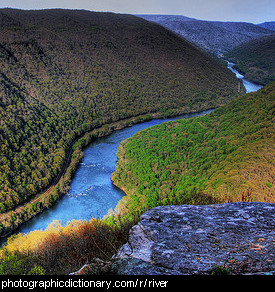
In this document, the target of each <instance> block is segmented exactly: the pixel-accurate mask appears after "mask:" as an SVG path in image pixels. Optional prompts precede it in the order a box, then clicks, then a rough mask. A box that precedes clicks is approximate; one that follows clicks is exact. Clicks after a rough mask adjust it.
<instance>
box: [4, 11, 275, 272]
mask: <svg viewBox="0 0 275 292" xmlns="http://www.w3.org/2000/svg"><path fill="white" fill-rule="evenodd" d="M144 18H145V19H144ZM148 20H149V21H148ZM154 22H157V23H154ZM159 24H161V25H163V26H165V27H163V26H161V25H159ZM187 27H188V29H187ZM272 27H273V26H272V22H271V23H265V24H262V25H254V24H249V23H233V22H228V23H225V22H224V23H223V22H211V21H207V22H206V21H200V20H197V19H192V18H188V17H184V16H160V15H155V16H154V17H153V16H150V15H146V17H145V16H144V15H138V16H135V15H130V14H118V13H109V12H91V11H87V10H65V9H46V10H19V9H10V8H5V9H0V38H1V41H0V64H1V67H0V116H1V124H0V149H1V152H0V235H1V236H2V237H6V236H7V235H11V234H13V233H14V231H17V232H16V233H14V234H13V235H11V236H8V237H7V242H6V244H5V245H4V246H3V248H2V249H1V250H0V259H1V262H0V274H1V275H2V274H31V275H34V274H68V273H70V272H71V271H72V270H76V268H77V267H78V268H80V267H81V266H82V265H83V264H84V263H85V262H87V261H89V260H91V259H93V258H100V259H103V260H106V261H109V260H110V258H111V257H112V255H113V254H114V253H116V252H117V251H118V249H119V248H120V247H121V245H122V244H124V243H125V242H126V241H127V240H128V235H129V230H130V229H131V227H132V226H133V225H135V224H136V223H137V222H138V221H139V218H140V215H142V214H143V213H144V212H146V211H148V210H150V209H152V208H154V207H157V206H169V205H182V204H188V205H197V204H198V205H205V204H206V205H208V204H216V203H231V202H269V203H274V202H275V201H274V187H275V185H274V177H275V172H274V171H275V170H274V161H273V160H274V159H273V158H274V156H275V149H274V145H275V143H274V142H275V141H274V137H275V135H274V134H275V132H274V106H275V104H274V101H275V96H274V92H275V88H274V82H273V75H272V74H273V73H272V72H273V71H274V68H273V67H274V66H273V65H274V64H273V59H274V58H272V55H273V54H272V49H273V47H272V44H273V43H274V31H273V30H272ZM167 28H168V29H167ZM179 28H181V29H182V28H184V29H185V32H186V31H188V33H187V34H186V33H185V34H182V33H181V32H180V31H179ZM198 32H199V34H198ZM210 32H211V33H210ZM182 36H184V37H186V38H187V39H185V38H183V37H182ZM206 36H207V38H206ZM221 36H223V39H222V37H221ZM262 40H264V42H265V43H266V41H267V43H268V44H267V45H264V43H263V42H262ZM248 41H249V42H248ZM239 45H240V46H239ZM270 48H271V50H270ZM231 49H233V50H232V51H230V50H231ZM261 49H262V50H261ZM242 50H244V52H251V54H250V53H249V54H246V53H243V52H242ZM255 52H256V54H255ZM259 52H260V53H259ZM268 52H269V53H268ZM253 54H254V55H253ZM214 55H216V56H214ZM217 56H223V57H226V58H227V60H230V62H228V65H226V62H225V61H223V60H221V59H219V58H217ZM246 57H248V59H247V60H246V59H245V58H246ZM268 58H270V59H268ZM252 61H255V62H252ZM231 62H234V63H231ZM262 65H263V67H261V66H262ZM228 68H230V70H229V69H228ZM251 68H252V69H251ZM236 69H237V70H239V71H240V73H242V74H243V75H240V73H238V72H237V71H236ZM251 70H252V71H251ZM261 70H262V71H261ZM260 71H261V72H263V74H262V73H261V72H260ZM259 72H260V73H259ZM235 74H236V75H237V77H238V78H241V79H238V78H237V77H236V76H235ZM259 74H260V75H262V78H263V79H261V80H260V79H259ZM246 78H248V79H249V80H252V81H254V82H256V83H259V84H263V85H265V86H264V87H262V85H258V84H253V83H251V82H249V81H248V80H246ZM260 88H261V89H260ZM245 92H248V93H247V94H245ZM214 109H215V110H214ZM151 126H153V127H151ZM125 139H126V140H125ZM118 145H120V146H119V147H118ZM117 147H118V151H117ZM116 154H117V159H118V160H117V159H116ZM111 176H112V180H111ZM112 181H113V183H112ZM20 226H22V227H21V229H18V228H19V227H20ZM18 232H19V233H18ZM25 233H27V234H25Z"/></svg>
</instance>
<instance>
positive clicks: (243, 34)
mask: <svg viewBox="0 0 275 292" xmlns="http://www.w3.org/2000/svg"><path fill="white" fill-rule="evenodd" d="M137 16H139V17H142V18H144V19H146V20H149V21H153V22H156V23H158V24H160V25H162V26H164V27H166V28H168V29H170V30H171V31H174V32H176V33H177V34H179V35H181V36H183V37H184V38H186V39H187V40H189V41H190V42H192V43H194V44H196V45H197V46H198V47H200V48H202V49H203V50H206V51H208V52H210V53H212V54H215V55H219V54H223V53H225V52H227V51H229V50H231V49H233V48H234V47H236V46H238V45H240V44H241V43H243V42H247V41H250V40H252V39H255V38H259V37H262V36H265V35H270V34H273V33H274V31H272V30H269V29H267V28H264V27H260V26H257V25H254V24H252V23H245V22H218V21H204V20H198V19H193V18H188V17H185V16H173V15H137Z"/></svg>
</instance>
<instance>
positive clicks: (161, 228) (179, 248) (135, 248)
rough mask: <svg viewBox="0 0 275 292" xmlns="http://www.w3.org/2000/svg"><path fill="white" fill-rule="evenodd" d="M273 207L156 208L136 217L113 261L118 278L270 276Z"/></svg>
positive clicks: (272, 267) (274, 254) (274, 266)
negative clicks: (224, 273)
mask: <svg viewBox="0 0 275 292" xmlns="http://www.w3.org/2000/svg"><path fill="white" fill-rule="evenodd" d="M274 211H275V204H270V203H255V202H253V203H244V202H239V203H228V204H217V205H208V206H194V205H182V206H165V207H157V208H153V209H152V210H150V211H148V212H146V213H145V214H143V215H142V216H141V221H140V222H139V223H138V224H137V225H135V226H134V227H133V228H132V230H131V231H130V235H129V241H128V242H127V243H126V244H125V245H123V246H122V247H121V249H120V250H119V252H118V254H117V255H116V256H115V257H114V259H113V260H114V264H113V268H114V269H115V270H116V273H117V274H123V275H158V274H168V275H179V274H180V275H184V274H185V275H190V274H209V273H210V271H211V269H213V268H214V267H216V266H221V267H225V268H226V269H227V270H228V271H229V272H230V273H231V274H246V273H249V274H253V273H255V274H256V273H259V272H260V273H268V272H271V271H274V270H275V264H274V258H275V249H274V243H275V238H274V235H275V228H274V227H275V220H274V217H275V212H274Z"/></svg>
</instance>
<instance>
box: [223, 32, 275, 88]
mask: <svg viewBox="0 0 275 292" xmlns="http://www.w3.org/2000/svg"><path fill="white" fill-rule="evenodd" d="M225 56H226V57H227V58H228V59H229V60H230V61H232V62H234V63H236V64H235V66H234V67H235V68H236V69H237V70H239V71H240V72H242V73H244V77H245V78H246V79H248V80H251V81H253V82H256V83H260V84H268V83H270V82H273V81H275V35H271V36H265V37H262V38H259V39H256V40H252V41H250V42H247V43H244V44H242V45H240V46H238V47H236V48H234V49H233V50H231V51H229V52H227V53H226V54H225Z"/></svg>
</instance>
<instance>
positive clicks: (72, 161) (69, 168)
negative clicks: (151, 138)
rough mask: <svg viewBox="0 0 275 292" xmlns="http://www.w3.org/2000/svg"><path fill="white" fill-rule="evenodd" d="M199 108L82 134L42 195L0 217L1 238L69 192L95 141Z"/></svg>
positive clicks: (123, 122)
mask: <svg viewBox="0 0 275 292" xmlns="http://www.w3.org/2000/svg"><path fill="white" fill-rule="evenodd" d="M200 110H203V109H201V108H200V107H198V106H197V107H196V108H195V109H194V110H193V111H192V110H190V108H189V109H187V108H181V109H175V110H168V111H166V112H162V113H153V114H145V115H141V116H136V117H132V118H130V119H125V120H121V121H117V122H114V123H111V124H107V125H103V126H102V127H100V128H97V129H94V130H92V131H90V132H87V133H85V134H84V135H83V136H81V137H80V138H79V139H77V141H75V142H74V143H73V144H72V145H71V146H70V149H69V151H68V155H67V157H66V162H65V167H64V168H63V169H62V170H61V172H62V173H59V174H58V176H57V179H56V180H55V182H54V184H53V185H51V186H50V187H49V188H48V189H47V190H46V191H45V192H43V193H42V194H38V195H37V196H36V197H34V198H33V199H32V200H31V201H30V202H27V203H25V204H23V205H20V206H18V207H17V208H16V209H14V210H12V211H9V212H7V213H5V214H1V215H0V237H2V238H5V237H7V236H9V235H11V234H12V233H13V232H15V231H17V230H18V229H19V228H20V227H21V226H23V225H24V224H26V223H27V222H29V221H30V220H31V219H33V218H35V217H37V216H38V215H39V214H40V213H42V212H45V211H46V210H47V209H49V208H52V206H54V205H55V204H56V203H57V202H58V201H59V200H60V199H61V198H62V197H63V196H64V195H65V194H67V193H68V191H69V189H70V184H71V182H72V179H73V177H74V175H75V173H76V171H77V169H78V168H79V165H80V162H81V161H82V159H83V157H84V154H83V149H85V147H87V146H88V145H89V144H90V143H92V142H93V141H95V140H97V139H98V138H102V137H106V136H108V135H110V134H111V133H113V132H114V131H118V130H121V129H124V128H126V127H131V126H133V125H136V124H140V123H143V122H145V121H149V120H152V119H164V118H167V117H178V116H179V115H180V114H183V113H185V112H186V111H188V112H191V113H192V112H195V113H196V112H197V111H198V112H199V111H200Z"/></svg>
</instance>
